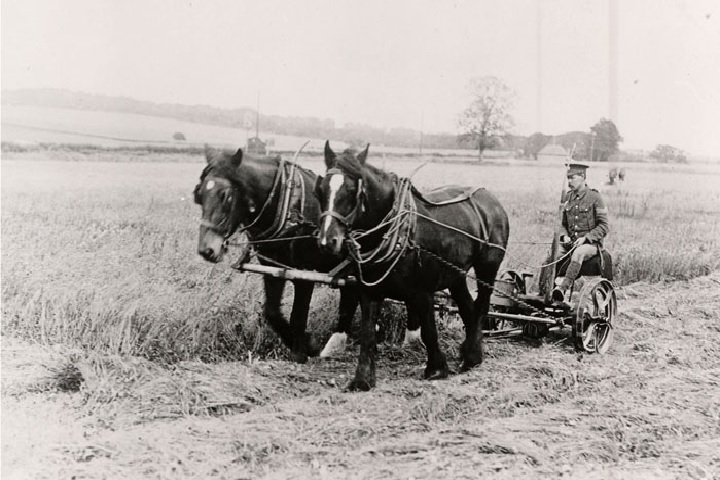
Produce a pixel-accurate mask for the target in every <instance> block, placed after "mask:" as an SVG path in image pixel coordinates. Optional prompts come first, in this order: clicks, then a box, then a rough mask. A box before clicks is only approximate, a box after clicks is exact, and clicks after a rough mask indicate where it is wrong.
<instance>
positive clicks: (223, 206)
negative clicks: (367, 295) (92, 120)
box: [194, 146, 418, 363]
mask: <svg viewBox="0 0 720 480" xmlns="http://www.w3.org/2000/svg"><path fill="white" fill-rule="evenodd" d="M205 157H206V161H207V165H206V166H205V168H204V169H203V172H202V174H201V176H200V182H199V183H198V184H197V185H196V186H195V191H194V197H195V203H197V204H199V205H200V206H201V207H202V219H201V223H200V236H199V240H198V254H200V255H201V256H202V257H203V258H204V259H205V260H207V261H209V262H212V263H218V262H220V261H222V259H223V256H224V254H225V253H226V252H227V243H228V242H227V241H228V239H229V238H230V237H231V236H232V235H233V234H234V233H235V232H236V231H237V230H238V229H242V230H243V231H244V232H245V233H246V235H247V237H248V239H249V240H250V242H251V243H253V244H254V245H255V248H256V251H257V253H258V259H259V261H260V263H262V264H264V265H275V266H277V265H281V266H286V267H292V268H297V269H311V270H318V271H322V272H329V271H331V269H333V268H334V267H336V266H337V264H338V261H337V260H336V259H334V258H330V257H328V256H327V255H324V254H322V253H321V252H320V250H319V249H318V247H317V244H316V242H315V240H314V237H313V233H314V231H315V230H316V229H317V226H316V224H315V222H316V219H317V218H318V216H319V214H320V205H319V203H318V201H317V199H316V198H315V196H314V195H313V190H312V186H313V185H314V184H315V182H316V179H317V175H315V174H314V173H313V172H311V171H309V170H307V169H305V168H303V167H301V166H299V165H297V164H294V163H290V162H285V161H283V160H282V159H281V158H280V157H279V156H273V157H269V156H262V157H255V156H250V155H244V154H243V151H242V149H239V150H237V152H235V153H232V152H225V151H216V150H213V149H210V148H208V147H207V146H206V148H205ZM248 253H249V252H248ZM263 281H264V291H265V304H264V309H263V310H264V312H263V313H264V317H265V319H266V321H267V322H268V324H269V325H270V326H271V327H272V328H273V330H274V331H275V332H276V333H277V334H278V336H279V337H280V339H281V340H282V342H283V343H284V344H285V345H286V346H287V347H288V348H289V349H290V351H291V358H292V359H293V360H294V361H296V362H299V363H304V362H306V361H307V358H308V356H316V355H318V353H320V356H321V357H326V356H331V355H333V354H334V353H337V352H338V351H339V350H341V349H342V348H344V346H345V343H346V342H347V338H348V335H349V333H350V328H351V326H352V319H353V317H354V315H355V311H356V310H357V305H358V302H359V297H358V295H359V294H358V290H357V288H355V287H350V286H348V287H341V288H340V305H339V313H338V322H337V326H336V328H335V331H334V333H333V335H332V336H331V337H330V339H329V341H328V342H327V345H326V346H325V348H324V349H323V350H322V351H321V352H319V348H317V346H316V345H315V344H314V343H313V341H312V337H311V336H310V335H309V334H308V333H307V332H306V329H307V318H308V312H309V308H310V299H311V297H312V293H313V290H314V286H315V285H314V283H313V282H309V281H302V280H293V281H292V282H293V285H294V291H295V295H294V298H293V305H292V311H291V314H290V323H289V324H288V322H287V320H286V319H285V318H284V317H283V315H282V313H281V310H280V303H281V300H282V294H283V290H284V288H285V284H286V280H284V279H282V278H274V277H271V276H268V275H265V276H264V277H263ZM417 325H418V321H417V320H415V319H414V318H411V317H410V316H408V334H407V335H406V341H408V340H409V339H411V338H412V337H414V336H418V335H417V334H416V333H413V332H412V331H413V330H416V329H417V328H418V327H417Z"/></svg>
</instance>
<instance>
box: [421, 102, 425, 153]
mask: <svg viewBox="0 0 720 480" xmlns="http://www.w3.org/2000/svg"><path fill="white" fill-rule="evenodd" d="M424 128H425V112H424V111H421V112H420V156H422V149H423V129H424Z"/></svg>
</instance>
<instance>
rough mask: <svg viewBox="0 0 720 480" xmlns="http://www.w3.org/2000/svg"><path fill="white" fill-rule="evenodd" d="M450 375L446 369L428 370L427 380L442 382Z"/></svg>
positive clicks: (426, 373)
mask: <svg viewBox="0 0 720 480" xmlns="http://www.w3.org/2000/svg"><path fill="white" fill-rule="evenodd" d="M449 375H450V371H449V370H448V369H447V367H446V368H432V369H431V368H426V369H425V375H424V376H425V380H442V379H443V378H447V377H448V376H449Z"/></svg>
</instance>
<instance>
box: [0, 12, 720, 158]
mask: <svg viewBox="0 0 720 480" xmlns="http://www.w3.org/2000/svg"><path fill="white" fill-rule="evenodd" d="M611 1H614V0H548V1H542V2H540V1H538V0H509V1H507V0H503V1H501V0H497V1H487V0H468V1H429V0H409V1H395V0H379V1H376V0H361V1H354V0H353V1H342V0H328V1H324V0H302V1H300V0H296V1H291V0H287V1H280V0H275V1H273V0H235V1H231V0H227V1H225V0H212V1H210V0H192V1H171V0H157V1H152V0H116V1H110V0H63V1H56V0H2V7H1V8H2V11H1V15H2V47H1V48H2V88H3V89H15V88H26V87H53V88H65V89H71V90H78V91H84V92H89V93H100V94H109V95H122V96H128V97H132V98H136V99H140V100H151V101H156V102H170V103H181V104H206V105H213V106H219V107H226V108H236V107H242V106H250V107H253V108H254V107H255V105H256V102H257V98H258V93H259V96H260V110H261V112H262V113H264V114H278V115H304V116H315V117H320V118H332V119H334V120H335V121H336V122H337V123H338V124H339V125H341V124H343V123H346V122H355V123H366V124H370V125H374V126H377V127H387V128H389V127H397V126H403V127H410V128H415V129H420V128H421V127H422V128H423V130H424V131H426V132H451V133H456V132H457V130H456V120H457V115H458V114H459V113H460V112H461V111H462V109H463V108H464V107H465V106H466V105H467V103H468V97H467V91H466V86H467V82H468V80H469V79H470V78H471V77H474V76H482V75H495V76H497V77H500V78H501V79H503V80H504V81H505V82H506V83H507V84H508V85H509V86H510V87H512V88H513V89H514V90H515V91H516V92H517V100H516V108H515V111H514V112H513V113H514V116H515V119H516V123H517V126H516V129H515V133H518V134H524V135H526V134H530V133H532V132H534V131H537V130H541V131H542V132H543V133H546V134H559V133H563V132H565V131H569V130H588V129H589V127H590V126H591V125H593V124H594V123H596V122H597V121H598V120H599V119H600V118H601V117H610V116H611V114H612V115H613V116H614V118H613V120H614V121H615V122H616V124H617V126H618V128H619V130H620V133H621V134H622V135H623V137H624V138H625V142H624V143H623V144H621V147H622V148H645V149H652V148H654V146H655V145H656V144H657V143H670V144H673V145H675V146H678V147H680V148H684V149H686V150H688V151H690V152H693V153H701V154H710V153H714V154H718V153H720V2H718V1H716V0H692V1H690V0H686V1H682V0H617V4H616V11H617V16H616V17H615V18H616V19H617V22H616V23H615V25H616V27H612V26H611V25H613V22H610V21H609V19H610V18H611V15H610V13H609V12H611V11H612V8H611V7H610V2H611ZM611 31H612V32H615V35H614V38H615V39H616V40H617V43H616V45H617V47H616V49H615V52H616V54H615V55H614V58H615V60H614V62H612V64H613V65H615V67H616V69H615V72H616V74H617V76H616V78H617V81H616V85H617V88H616V89H613V88H612V86H611V84H612V83H613V82H612V81H611V80H610V78H611V69H610V66H611V60H610V58H611V57H612V55H611V50H612V48H611V45H612V44H613V42H610V34H609V32H611ZM538 45H540V48H538ZM538 58H540V62H539V64H538ZM538 65H539V67H538ZM612 92H616V94H613V93H612ZM611 97H612V98H613V99H614V102H615V103H614V105H616V108H615V109H614V111H613V107H611V105H612V104H613V102H612V101H611V100H612V99H611Z"/></svg>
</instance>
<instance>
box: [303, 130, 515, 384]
mask: <svg viewBox="0 0 720 480" xmlns="http://www.w3.org/2000/svg"><path fill="white" fill-rule="evenodd" d="M368 149H369V145H368V147H367V148H365V150H363V151H362V152H360V153H359V154H358V153H356V152H354V151H351V150H346V151H344V152H343V153H341V154H339V155H337V154H335V152H334V151H333V150H332V149H331V148H330V144H329V142H326V144H325V152H324V155H325V166H326V167H327V172H326V175H325V177H323V178H319V179H318V182H317V185H316V189H315V190H316V195H317V196H318V198H319V199H320V204H321V207H322V211H323V212H322V214H321V219H320V231H319V235H318V245H319V247H320V248H321V249H323V250H324V251H326V252H328V253H331V254H333V255H336V256H343V255H346V254H349V255H351V257H352V258H353V259H354V261H355V263H356V265H357V266H358V270H359V271H358V275H359V276H360V278H361V280H362V281H361V284H360V305H361V310H362V321H361V327H360V332H361V333H360V356H359V360H358V365H357V369H356V372H355V376H354V378H353V380H352V381H351V382H350V384H349V385H348V388H349V389H350V390H369V389H371V388H373V387H374V386H375V329H374V325H375V322H376V319H377V314H378V310H379V307H380V303H381V302H382V300H383V299H384V298H402V299H405V301H406V305H407V308H408V312H410V311H414V312H416V313H417V315H418V317H419V319H420V332H421V337H422V341H423V343H424V344H425V347H426V348H427V354H428V361H427V365H426V368H425V372H424V376H425V378H427V379H437V378H444V377H447V376H448V374H449V369H448V365H447V360H446V358H445V355H444V354H443V352H442V351H441V350H440V347H439V345H438V333H437V328H436V325H435V312H434V308H433V298H434V292H436V291H440V290H444V289H446V288H447V289H449V290H450V294H451V296H452V298H453V300H454V301H455V303H456V304H457V306H458V310H459V314H460V316H461V318H462V320H463V323H464V325H465V341H464V342H463V344H462V347H461V355H462V361H463V363H462V369H463V370H467V369H470V368H473V367H475V366H476V365H479V364H480V363H481V362H482V357H483V350H482V329H481V325H482V323H484V321H485V320H486V316H487V313H488V310H489V306H490V294H491V291H492V286H493V284H494V281H495V276H496V274H497V271H498V268H499V267H500V264H501V262H502V260H503V257H504V255H505V247H506V246H507V241H508V236H509V224H508V218H507V214H506V212H505V210H504V209H503V207H502V205H501V204H500V202H499V201H498V200H497V199H496V198H495V197H494V196H493V195H491V194H490V193H489V192H488V191H486V190H485V189H481V188H474V189H468V188H464V187H445V188H442V189H439V192H436V193H435V197H434V198H435V199H436V200H431V199H428V198H426V197H425V196H423V195H421V194H420V193H419V192H418V191H417V190H415V189H414V187H412V185H411V184H410V182H409V180H408V179H400V178H398V177H397V176H396V175H394V174H392V173H388V172H385V171H383V170H381V169H379V168H376V167H374V166H372V165H369V164H367V163H366V161H367V156H368ZM439 198H442V200H437V199H439ZM470 268H474V270H475V275H476V276H477V278H478V282H477V284H478V296H477V298H476V299H475V300H474V301H473V299H472V297H471V295H470V292H469V290H468V287H467V283H466V276H465V274H466V272H467V271H468V270H469V269H470Z"/></svg>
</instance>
